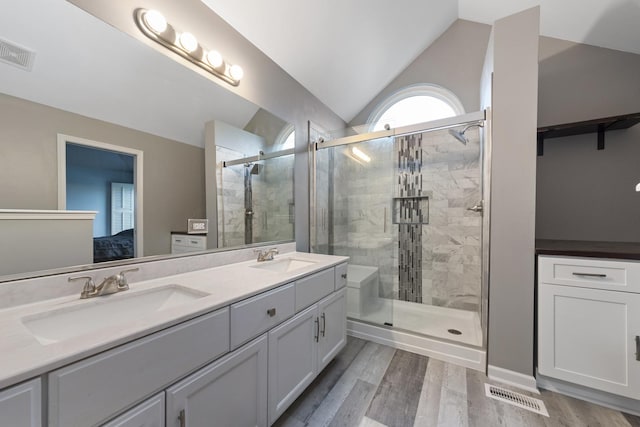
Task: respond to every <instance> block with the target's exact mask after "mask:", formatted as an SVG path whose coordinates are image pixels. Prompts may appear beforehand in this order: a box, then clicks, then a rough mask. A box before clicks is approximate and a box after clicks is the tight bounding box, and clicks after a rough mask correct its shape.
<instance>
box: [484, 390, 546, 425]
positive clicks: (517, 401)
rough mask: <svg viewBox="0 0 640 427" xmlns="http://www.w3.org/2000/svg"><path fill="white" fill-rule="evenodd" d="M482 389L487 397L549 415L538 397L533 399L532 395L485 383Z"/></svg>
mask: <svg viewBox="0 0 640 427" xmlns="http://www.w3.org/2000/svg"><path fill="white" fill-rule="evenodd" d="M484 389H485V391H486V393H487V396H488V397H491V398H493V399H496V400H499V401H501V402H505V403H509V404H511V405H514V406H517V407H518V408H522V409H526V410H527V411H531V412H535V413H536V414H540V415H544V416H545V417H548V416H549V412H547V408H546V406H544V402H543V401H542V400H540V399H535V398H533V397H529V396H525V395H524V394H520V393H515V392H513V391H511V390H507V389H506V388H502V387H497V386H495V385H491V384H486V383H485V385H484Z"/></svg>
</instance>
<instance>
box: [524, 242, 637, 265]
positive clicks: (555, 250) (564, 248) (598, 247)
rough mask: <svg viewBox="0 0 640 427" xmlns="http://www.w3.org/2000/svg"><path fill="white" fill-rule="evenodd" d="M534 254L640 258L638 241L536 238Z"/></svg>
mask: <svg viewBox="0 0 640 427" xmlns="http://www.w3.org/2000/svg"><path fill="white" fill-rule="evenodd" d="M536 255H564V256H581V257H594V258H618V259H638V260H640V243H635V242H590V241H583V240H547V239H536Z"/></svg>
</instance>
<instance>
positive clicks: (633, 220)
mask: <svg viewBox="0 0 640 427" xmlns="http://www.w3.org/2000/svg"><path fill="white" fill-rule="evenodd" d="M638 76H640V55H636V54H632V53H627V52H620V51H616V50H611V49H605V48H600V47H595V46H589V45H584V44H577V43H572V42H568V41H564V40H558V39H553V38H549V37H541V38H540V78H539V87H538V102H539V104H538V123H539V125H540V126H545V125H553V124H560V123H567V122H575V121H582V120H591V119H596V118H601V117H609V116H615V115H618V114H629V113H636V112H638V111H640V80H639V79H638ZM596 138H597V137H596V134H587V135H579V136H573V137H567V138H558V139H551V140H548V141H546V142H545V145H544V156H542V157H538V174H537V177H538V178H537V201H536V237H537V238H542V239H567V240H596V241H626V242H638V241H640V228H639V227H637V224H638V219H639V218H640V195H639V194H638V193H636V192H635V185H636V184H637V183H638V182H640V169H639V167H638V165H639V164H640V163H639V161H638V159H640V126H635V127H633V128H631V129H629V130H620V131H613V132H608V133H607V134H606V145H605V150H603V151H598V150H596Z"/></svg>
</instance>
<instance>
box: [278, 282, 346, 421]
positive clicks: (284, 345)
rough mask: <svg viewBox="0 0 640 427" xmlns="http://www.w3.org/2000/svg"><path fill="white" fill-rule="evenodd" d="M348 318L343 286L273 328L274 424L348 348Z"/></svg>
mask: <svg viewBox="0 0 640 427" xmlns="http://www.w3.org/2000/svg"><path fill="white" fill-rule="evenodd" d="M332 280H333V279H332ZM346 318H347V316H346V290H345V289H341V290H339V291H337V292H335V293H333V294H331V295H329V296H328V297H327V298H325V299H323V300H322V301H320V302H318V303H317V304H314V305H313V306H311V307H309V308H307V309H306V310H304V311H302V312H301V313H298V314H297V315H296V316H295V317H293V318H292V319H290V320H288V321H286V322H284V323H283V324H281V325H280V326H278V327H276V328H274V329H272V330H271V331H270V332H269V422H270V424H272V423H273V422H275V421H276V420H277V419H278V417H279V416H280V415H282V413H283V412H284V411H285V410H286V409H287V408H288V407H289V405H291V403H292V402H293V401H294V400H295V399H296V398H297V397H298V396H299V395H300V394H301V393H302V392H303V391H304V389H306V388H307V386H308V385H309V384H311V382H312V381H313V380H314V379H315V377H316V376H317V375H318V373H319V372H320V371H322V369H324V367H325V366H326V365H327V364H328V363H329V362H330V361H331V360H332V359H333V358H334V357H335V355H336V354H338V352H339V351H340V350H342V349H343V348H344V346H345V345H346V340H347V331H346Z"/></svg>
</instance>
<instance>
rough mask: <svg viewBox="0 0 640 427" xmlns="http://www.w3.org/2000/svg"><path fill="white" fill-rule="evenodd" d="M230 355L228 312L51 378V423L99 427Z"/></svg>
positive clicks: (159, 334)
mask: <svg viewBox="0 0 640 427" xmlns="http://www.w3.org/2000/svg"><path fill="white" fill-rule="evenodd" d="M228 351H229V309H228V308H224V309H222V310H218V311H215V312H213V313H210V314H207V315H205V316H201V317H198V318H196V319H193V320H190V321H188V322H185V323H182V324H180V325H177V326H174V327H172V328H169V329H166V330H164V331H161V332H157V333H155V334H152V335H149V336H148V337H146V338H142V339H139V340H136V341H134V342H132V343H130V344H125V345H123V346H120V347H117V348H114V349H113V350H109V351H107V352H104V353H101V354H99V355H97V356H93V357H90V358H88V359H85V360H82V361H80V362H77V363H74V364H72V365H69V366H66V367H64V368H61V369H58V370H56V371H53V372H52V373H50V374H49V425H50V426H51V427H75V426H78V427H81V426H90V425H96V424H99V423H100V422H103V421H105V420H107V419H108V418H110V417H111V416H113V414H116V413H118V412H120V411H121V410H123V409H125V408H127V407H129V406H130V405H131V404H132V403H135V402H138V401H141V400H142V399H144V398H146V397H147V396H149V395H151V394H152V393H154V392H156V391H158V390H161V389H162V388H164V387H166V386H168V385H169V384H171V383H172V382H174V381H176V380H178V379H180V378H182V377H184V376H185V375H186V374H188V373H189V372H191V371H193V369H194V368H197V367H198V366H203V365H205V364H206V363H207V362H209V361H211V360H213V359H215V358H216V357H218V356H220V355H222V354H224V353H226V352H228Z"/></svg>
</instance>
